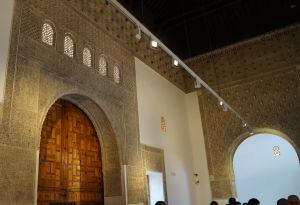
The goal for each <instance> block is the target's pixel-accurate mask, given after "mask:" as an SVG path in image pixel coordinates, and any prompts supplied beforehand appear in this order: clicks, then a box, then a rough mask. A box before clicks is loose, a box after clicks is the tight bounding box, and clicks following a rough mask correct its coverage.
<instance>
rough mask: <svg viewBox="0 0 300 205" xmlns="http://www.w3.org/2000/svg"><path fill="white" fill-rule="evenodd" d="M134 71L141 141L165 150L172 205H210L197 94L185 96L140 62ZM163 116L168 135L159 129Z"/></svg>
mask: <svg viewBox="0 0 300 205" xmlns="http://www.w3.org/2000/svg"><path fill="white" fill-rule="evenodd" d="M135 67H136V78H137V99H138V111H139V126H140V140H141V143H143V144H146V145H149V146H153V147H157V148H161V149H163V150H164V153H165V166H166V167H165V168H166V180H167V193H168V200H169V204H170V205H180V204H184V205H196V204H197V205H202V204H203V205H204V204H207V203H206V202H207V201H209V200H210V191H209V186H208V185H207V184H205V183H207V180H208V173H207V172H208V171H207V170H205V169H207V164H206V159H205V155H203V152H204V153H205V150H204V149H203V146H204V142H203V135H202V127H201V119H200V112H199V108H198V105H197V104H198V99H197V96H196V94H195V93H194V94H190V95H186V94H185V93H184V92H182V91H181V90H180V89H178V88H177V87H176V86H174V85H173V84H171V83H170V82H169V81H167V80H166V79H164V78H163V77H161V76H160V75H159V74H158V73H156V72H155V71H153V70H152V69H151V68H150V67H149V66H147V65H145V64H144V63H143V62H142V61H140V60H139V59H137V58H136V59H135ZM190 106H191V107H190ZM161 116H163V117H165V119H166V125H167V132H166V133H164V132H162V131H161V129H160V118H161ZM194 120H196V121H194ZM189 121H191V122H192V123H189ZM193 143H195V144H193ZM195 162H196V163H195ZM205 164H206V165H205ZM203 167H204V168H203ZM195 170H197V171H198V170H199V174H201V176H200V177H199V180H201V182H200V185H196V184H195V183H194V182H195V180H196V179H195V177H194V175H193V174H194V173H195ZM200 170H201V171H200ZM203 170H204V171H203ZM202 171H203V172H202ZM145 174H146V173H145ZM206 174H207V176H206ZM205 177H207V178H206V180H205ZM203 189H206V190H203ZM200 192H201V193H200ZM204 195H205V197H203V196H204Z"/></svg>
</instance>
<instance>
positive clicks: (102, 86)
mask: <svg viewBox="0 0 300 205" xmlns="http://www.w3.org/2000/svg"><path fill="white" fill-rule="evenodd" d="M89 3H91V4H95V6H93V8H96V10H97V12H96V11H91V10H89V8H86V7H89V6H90V4H88V3H87V2H86V1H61V0H44V1H36V0H16V5H15V10H14V17H13V25H12V27H13V28H12V36H11V44H10V57H9V63H8V69H7V79H6V88H5V96H4V104H3V116H2V121H1V132H0V173H1V174H0V176H1V178H0V204H6V205H10V204H20V205H21V204H22V205H27V204H28V205H29V204H30V205H32V204H34V203H35V198H36V178H37V174H38V173H37V169H36V167H37V163H38V160H37V156H38V155H37V153H38V150H39V142H40V141H39V139H40V129H41V126H42V123H43V120H44V118H45V115H46V113H47V111H48V109H49V108H50V107H51V105H52V103H54V102H55V101H56V100H57V99H58V98H64V99H67V100H70V101H72V102H73V103H75V104H76V105H78V107H80V108H81V109H82V110H83V111H85V112H86V114H87V115H88V116H89V117H90V118H91V121H92V122H93V124H94V126H95V128H96V130H97V134H98V137H99V140H100V142H101V147H102V155H103V162H104V170H103V172H104V184H105V186H104V189H105V193H104V194H105V197H106V202H107V204H124V203H125V201H126V200H127V201H128V203H129V204H138V203H144V204H147V203H148V202H147V193H146V175H145V173H146V170H145V169H146V167H147V166H145V164H144V161H143V157H145V155H144V154H146V153H148V152H146V150H147V149H144V146H142V145H140V142H139V133H138V114H137V97H136V83H135V69H134V52H132V47H130V46H129V45H126V44H124V42H123V41H122V40H120V39H119V37H118V35H120V33H119V34H117V32H113V33H111V32H109V31H111V29H116V28H117V27H118V29H121V27H122V28H123V29H124V32H125V31H126V32H127V31H128V29H129V30H130V29H132V30H133V28H131V27H132V24H131V23H128V22H127V21H126V19H125V18H124V17H123V16H122V15H121V14H119V13H118V12H117V11H116V10H115V9H113V8H112V6H111V5H109V4H107V3H105V1H89ZM85 12H88V13H89V14H95V12H96V13H97V15H98V14H99V15H100V16H99V18H98V20H99V21H98V20H97V19H92V18H89V17H88V16H86V15H85ZM114 18H117V19H119V20H120V19H121V20H120V22H119V21H118V22H117V23H115V22H116V21H115V19H114ZM45 20H47V21H50V22H52V24H53V26H54V29H55V44H54V46H48V45H46V44H44V43H42V42H41V34H42V33H41V32H42V25H43V23H44V21H45ZM97 21H98V22H99V24H98V23H96V22H97ZM104 25H105V27H104ZM132 30H130V31H128V33H126V35H129V33H130V32H132ZM65 33H71V34H72V36H73V37H74V40H75V49H76V51H75V57H74V58H73V59H72V58H69V57H67V56H66V55H64V54H63V41H64V34H65ZM122 38H123V37H122ZM124 38H125V37H124ZM126 39H131V41H132V42H134V37H132V36H130V35H129V36H127V37H126ZM145 41H146V40H145ZM142 45H145V44H142ZM85 46H88V47H89V48H91V51H92V53H93V58H92V60H93V63H92V64H93V65H92V68H89V67H87V66H85V65H83V63H82V49H83V48H84V47H85ZM141 48H142V47H141ZM143 49H144V50H142V51H143V52H146V51H147V48H143ZM136 52H138V51H136ZM147 52H150V51H147ZM101 54H104V55H105V56H106V57H107V61H108V76H101V75H100V74H99V73H98V71H97V69H98V58H99V56H100V55H101ZM146 57H147V56H145V58H146ZM170 62H171V61H170ZM115 64H118V65H119V66H120V70H121V83H120V84H117V83H115V82H114V81H113V65H115ZM182 79H183V78H182ZM147 156H148V155H147ZM146 159H147V157H146ZM158 163H161V162H158ZM123 165H126V166H123ZM124 169H126V170H124ZM124 174H125V175H126V176H124ZM125 178H127V181H130V182H131V183H130V184H128V186H127V187H126V189H125V187H124V184H125V182H124V181H125ZM126 193H127V196H128V197H127V199H126V197H125V195H126Z"/></svg>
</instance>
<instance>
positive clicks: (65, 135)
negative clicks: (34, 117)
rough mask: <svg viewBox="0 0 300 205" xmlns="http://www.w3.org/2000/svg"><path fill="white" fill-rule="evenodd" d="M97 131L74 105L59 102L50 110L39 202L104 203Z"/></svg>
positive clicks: (45, 126)
mask: <svg viewBox="0 0 300 205" xmlns="http://www.w3.org/2000/svg"><path fill="white" fill-rule="evenodd" d="M103 201H104V195H103V180H102V167H101V153H100V145H99V140H98V137H97V134H96V131H95V129H94V127H93V125H92V123H91V121H90V120H89V119H88V117H87V116H86V115H85V114H84V113H83V112H82V111H81V110H80V109H79V108H77V107H76V106H75V105H73V104H71V103H69V102H67V101H64V100H59V101H57V102H56V103H55V104H54V105H53V106H52V107H51V108H50V110H49V111H48V114H47V117H46V119H45V122H44V124H43V129H42V134H41V145H40V160H39V179H38V204H39V205H49V204H60V203H66V202H69V203H74V202H75V203H76V204H77V205H90V204H91V205H93V204H103Z"/></svg>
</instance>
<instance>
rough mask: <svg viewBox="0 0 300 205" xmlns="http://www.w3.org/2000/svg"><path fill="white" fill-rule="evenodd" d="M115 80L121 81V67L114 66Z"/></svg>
mask: <svg viewBox="0 0 300 205" xmlns="http://www.w3.org/2000/svg"><path fill="white" fill-rule="evenodd" d="M114 81H115V82H116V83H120V69H119V67H118V66H114Z"/></svg>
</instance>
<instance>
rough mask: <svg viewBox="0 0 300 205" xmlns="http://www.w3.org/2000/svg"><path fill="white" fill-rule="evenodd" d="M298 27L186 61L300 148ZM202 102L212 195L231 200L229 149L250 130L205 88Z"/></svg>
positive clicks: (249, 115) (256, 123) (253, 120)
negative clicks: (224, 110)
mask: <svg viewBox="0 0 300 205" xmlns="http://www.w3.org/2000/svg"><path fill="white" fill-rule="evenodd" d="M299 28H300V27H299V26H297V25H296V26H292V27H291V28H288V29H283V30H281V31H279V32H278V33H277V34H276V33H272V35H271V34H267V35H264V36H263V37H258V38H256V39H254V40H250V41H245V42H242V43H239V44H237V45H233V46H230V47H228V48H224V49H220V50H217V51H215V52H212V53H210V54H206V55H203V56H198V57H195V58H193V59H190V60H189V61H188V64H189V65H191V66H192V67H194V68H195V70H196V72H198V73H202V76H203V77H204V80H205V78H206V80H207V79H208V82H209V81H210V83H211V84H215V86H216V87H217V88H218V91H219V93H220V94H221V95H222V96H223V97H224V99H225V100H227V102H228V103H229V104H230V105H231V106H232V107H233V108H235V109H236V110H237V111H238V112H239V113H240V114H241V115H242V116H243V117H244V118H245V120H247V121H248V122H249V123H250V124H251V126H252V127H254V128H262V129H264V128H270V129H273V130H278V131H280V132H282V133H285V134H286V135H287V136H288V137H289V138H290V139H291V141H293V142H294V143H295V145H297V146H298V147H300V138H299V136H300V127H299V126H297V125H298V124H299V121H300V78H299V70H298V69H297V66H298V65H299V62H300V49H299V47H300V38H299V37H300V29H299ZM216 74H217V75H218V74H219V75H220V76H219V79H218V78H217V77H216ZM218 84H219V86H217V85H218ZM199 104H200V109H201V117H202V125H203V130H204V138H205V144H206V151H207V159H208V167H209V173H210V176H211V188H212V193H213V197H214V198H228V197H230V196H232V195H235V192H234V176H231V171H230V169H231V168H230V166H231V160H232V159H231V154H232V153H231V152H230V151H231V148H232V146H234V145H235V140H237V139H239V136H240V135H241V134H244V133H246V132H247V130H245V129H244V128H243V127H242V122H241V121H240V120H238V119H237V118H236V117H235V116H234V115H233V114H232V113H231V112H223V111H222V109H221V108H220V106H218V101H217V100H216V99H215V98H214V97H213V96H212V95H211V94H209V93H207V91H205V90H203V91H202V90H201V91H199Z"/></svg>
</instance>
